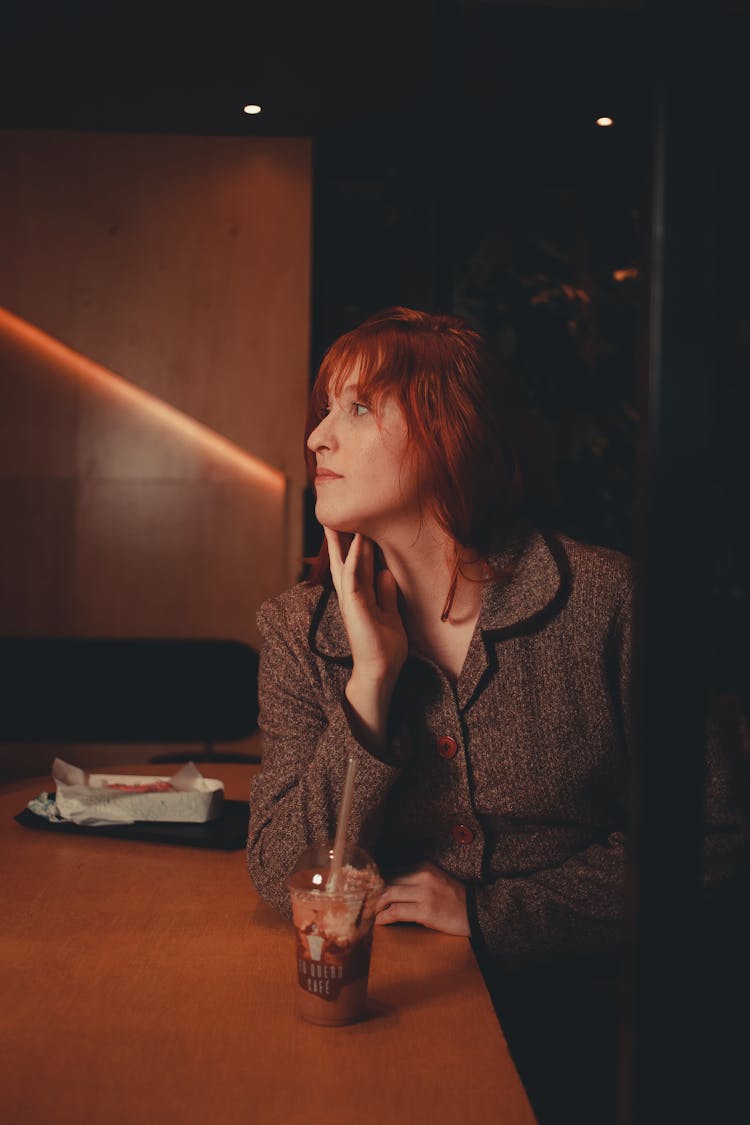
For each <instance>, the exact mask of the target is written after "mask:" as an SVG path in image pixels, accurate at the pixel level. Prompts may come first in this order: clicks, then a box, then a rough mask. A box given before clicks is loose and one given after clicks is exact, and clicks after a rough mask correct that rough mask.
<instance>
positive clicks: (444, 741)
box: [437, 734, 458, 758]
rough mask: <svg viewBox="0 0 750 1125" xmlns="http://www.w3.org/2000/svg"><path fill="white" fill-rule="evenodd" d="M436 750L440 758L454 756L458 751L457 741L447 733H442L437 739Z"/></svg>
mask: <svg viewBox="0 0 750 1125" xmlns="http://www.w3.org/2000/svg"><path fill="white" fill-rule="evenodd" d="M437 752H438V754H439V755H440V757H441V758H455V756H456V754H457V753H458V743H457V742H456V740H455V738H451V736H450V735H449V734H444V735H443V736H442V737H441V738H439V739H438V740H437Z"/></svg>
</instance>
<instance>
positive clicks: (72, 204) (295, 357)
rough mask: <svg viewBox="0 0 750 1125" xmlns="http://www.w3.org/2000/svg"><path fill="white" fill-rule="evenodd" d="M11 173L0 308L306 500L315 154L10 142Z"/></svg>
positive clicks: (121, 139)
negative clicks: (199, 427)
mask: <svg viewBox="0 0 750 1125" xmlns="http://www.w3.org/2000/svg"><path fill="white" fill-rule="evenodd" d="M0 157H1V159H0V164H1V165H2V166H3V167H4V169H5V171H4V174H3V176H2V178H1V179H0V243H1V244H2V245H3V246H4V247H5V248H6V250H5V253H4V254H3V255H0V306H4V307H5V308H7V309H10V310H11V311H12V312H15V313H16V314H18V315H19V316H21V317H23V318H24V319H26V320H29V321H31V323H33V324H36V325H38V326H39V327H40V328H42V329H44V330H45V331H46V332H49V333H50V334H51V335H52V336H54V337H56V338H57V339H60V340H62V341H64V342H65V343H67V344H69V345H70V346H71V347H73V348H74V349H76V350H77V351H80V352H81V353H83V354H84V355H86V356H89V357H91V358H93V359H95V360H97V361H98V362H99V363H101V364H103V365H104V366H105V367H107V368H109V369H110V370H111V371H115V372H118V373H120V374H123V375H125V376H126V377H127V378H128V379H129V380H131V381H132V382H134V383H136V384H138V385H139V386H141V387H144V388H146V389H147V390H150V391H152V392H153V393H154V394H156V395H158V396H159V397H160V398H163V399H165V400H166V401H168V402H170V403H172V404H173V405H175V406H177V407H179V408H180V409H181V410H183V411H185V412H186V413H187V414H189V415H191V416H192V417H195V418H198V419H200V420H201V421H203V422H205V423H206V424H207V425H208V426H210V427H211V428H213V429H215V430H217V431H218V432H219V433H223V434H225V435H226V436H227V437H229V438H231V439H232V440H233V441H235V442H237V443H238V444H239V445H241V446H242V447H243V448H245V449H249V450H252V451H253V452H254V453H256V454H257V456H259V457H261V458H262V459H263V460H265V461H267V462H269V463H270V464H272V465H275V466H277V467H278V468H280V469H282V470H283V471H284V472H285V473H286V474H287V475H288V476H289V477H291V478H292V479H293V480H295V481H296V482H297V483H298V484H302V483H303V482H304V465H303V457H302V448H301V441H300V434H301V433H302V428H303V425H304V415H305V405H306V400H307V384H308V380H307V375H308V362H309V302H310V296H309V287H310V222H311V218H310V206H311V146H310V142H309V141H307V140H304V139H290V138H262V139H244V138H238V137H190V136H158V135H154V136H152V135H149V136H143V135H128V134H96V133H64V132H61V133H43V132H39V133H37V132H25V131H14V130H0ZM280 391H283V409H281V408H280V407H281V405H282V404H281V401H280V399H281V396H280V393H279V392H280Z"/></svg>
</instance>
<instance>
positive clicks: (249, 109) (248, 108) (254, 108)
mask: <svg viewBox="0 0 750 1125" xmlns="http://www.w3.org/2000/svg"><path fill="white" fill-rule="evenodd" d="M260 110H261V107H260V106H259V105H255V104H254V103H252V102H251V103H250V105H243V107H242V112H243V113H250V114H253V113H260Z"/></svg>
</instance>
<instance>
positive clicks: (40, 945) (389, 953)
mask: <svg viewBox="0 0 750 1125" xmlns="http://www.w3.org/2000/svg"><path fill="white" fill-rule="evenodd" d="M176 768H177V767H172V766H166V767H165V766H156V765H149V766H145V767H136V766H132V765H130V766H127V767H123V768H122V770H121V771H118V772H123V773H130V774H132V773H148V774H159V773H163V774H170V773H172V772H174V770H175V769H176ZM201 769H202V772H203V773H204V774H205V775H206V776H212V777H218V778H220V779H221V780H222V781H223V782H224V784H225V790H226V796H227V797H229V798H234V799H238V800H245V799H246V798H247V795H248V791H249V779H250V776H251V774H252V773H253V771H254V770H256V769H257V767H254V766H248V765H244V764H243V765H238V764H234V763H233V764H230V765H225V764H215V765H214V764H212V765H211V766H210V767H206V766H202V767H201ZM107 772H115V771H113V770H112V771H109V770H108V771H107ZM46 788H51V782H50V779H49V778H36V779H32V780H30V781H28V782H23V783H19V782H16V783H14V784H12V785H9V786H5V787H0V904H1V909H2V915H1V917H2V934H1V935H0V950H1V951H2V952H1V956H0V982H1V987H2V995H3V1003H2V1005H1V1006H0V1103H1V1105H2V1109H1V1111H0V1117H2V1119H3V1120H4V1121H7V1122H8V1123H12V1122H21V1121H23V1122H24V1123H26V1125H37V1123H42V1122H45V1123H46V1122H52V1121H54V1122H55V1123H56V1125H65V1123H67V1122H73V1121H76V1122H80V1121H86V1122H92V1123H98V1122H107V1125H119V1123H128V1125H132V1123H138V1125H141V1123H150V1122H154V1123H157V1122H158V1123H159V1125H163V1122H165V1121H172V1120H179V1121H180V1123H181V1125H191V1123H193V1122H196V1123H197V1122H205V1121H209V1120H211V1119H212V1118H213V1120H214V1121H215V1122H216V1125H225V1123H226V1125H231V1123H234V1122H238V1123H239V1122H242V1125H247V1123H248V1122H253V1123H262V1125H264V1123H266V1122H268V1123H269V1125H270V1123H274V1125H276V1123H291V1125H295V1123H297V1122H299V1123H302V1122H304V1123H305V1125H311V1123H317V1122H322V1123H324V1125H339V1123H341V1125H350V1123H351V1122H357V1123H358V1122H364V1123H368V1122H376V1121H377V1122H378V1123H381V1122H385V1123H386V1125H389V1123H396V1125H400V1123H402V1122H404V1123H406V1122H408V1123H410V1125H411V1123H414V1122H417V1123H418V1122H422V1121H425V1122H430V1125H440V1123H441V1122H446V1123H448V1122H450V1123H451V1125H455V1123H457V1122H460V1123H461V1125H467V1123H468V1125H470V1123H472V1122H477V1123H480V1122H481V1123H484V1122H493V1123H495V1122H499V1123H501V1125H527V1123H533V1122H534V1120H535V1119H534V1115H533V1113H532V1111H531V1108H530V1106H529V1103H528V1100H527V1098H526V1095H525V1092H524V1090H523V1086H522V1085H521V1082H520V1079H519V1077H518V1074H517V1072H516V1070H515V1067H514V1065H513V1062H512V1060H511V1058H510V1055H509V1053H508V1049H507V1046H506V1043H505V1040H504V1038H503V1034H502V1031H501V1029H500V1026H499V1024H498V1022H497V1019H496V1017H495V1014H494V1011H493V1008H492V1004H491V1002H490V999H489V996H488V994H487V992H486V990H485V987H484V984H483V981H482V977H481V974H480V972H479V969H478V967H477V964H476V961H475V959H474V955H473V953H472V950H471V946H470V944H469V942H468V940H467V939H464V938H456V937H448V936H446V935H443V934H437V933H433V932H431V931H429V930H425V929H423V928H422V927H418V926H391V927H383V928H382V929H380V928H379V929H378V930H376V934H375V944H374V948H373V960H372V969H371V973H370V989H369V1015H368V1018H367V1019H366V1020H365V1021H363V1022H362V1023H359V1024H355V1025H351V1026H349V1027H342V1028H319V1027H314V1026H311V1025H308V1024H305V1023H303V1022H302V1021H300V1020H299V1019H298V1018H297V1016H296V1014H295V1011H294V999H295V997H294V988H295V976H296V974H295V971H294V965H295V959H294V937H293V930H292V928H291V926H290V925H289V924H288V923H287V922H285V921H284V920H283V919H282V918H281V917H280V916H279V915H278V914H277V913H276V912H275V911H273V910H272V909H271V908H270V907H269V906H267V905H266V904H265V903H264V902H262V900H261V899H260V898H259V897H258V895H257V894H256V892H255V890H254V889H253V886H252V883H251V882H250V878H249V876H248V873H247V869H246V866H245V856H244V852H241V851H239V852H238V851H235V852H219V851H207V850H203V849H197V848H189V847H178V846H175V845H170V844H151V843H144V842H140V841H134V840H133V841H131V840H119V839H96V838H94V837H93V836H91V835H83V834H82V835H81V836H76V835H72V834H66V835H62V834H60V835H55V834H53V833H52V832H39V831H33V830H30V829H27V828H23V827H21V826H20V825H18V824H16V823H15V822H14V820H13V817H14V816H15V814H16V813H18V812H20V811H21V810H22V809H23V808H24V806H25V804H26V802H27V800H29V798H31V797H32V796H35V795H36V794H37V793H39V792H40V791H41V790H42V789H46Z"/></svg>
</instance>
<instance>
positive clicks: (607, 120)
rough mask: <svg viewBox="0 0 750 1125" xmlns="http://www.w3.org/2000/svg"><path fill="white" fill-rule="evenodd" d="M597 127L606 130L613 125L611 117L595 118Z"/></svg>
mask: <svg viewBox="0 0 750 1125" xmlns="http://www.w3.org/2000/svg"><path fill="white" fill-rule="evenodd" d="M596 123H597V125H601V127H602V129H608V128H609V126H610V125H614V121H613V120H612V118H611V117H597V119H596Z"/></svg>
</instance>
